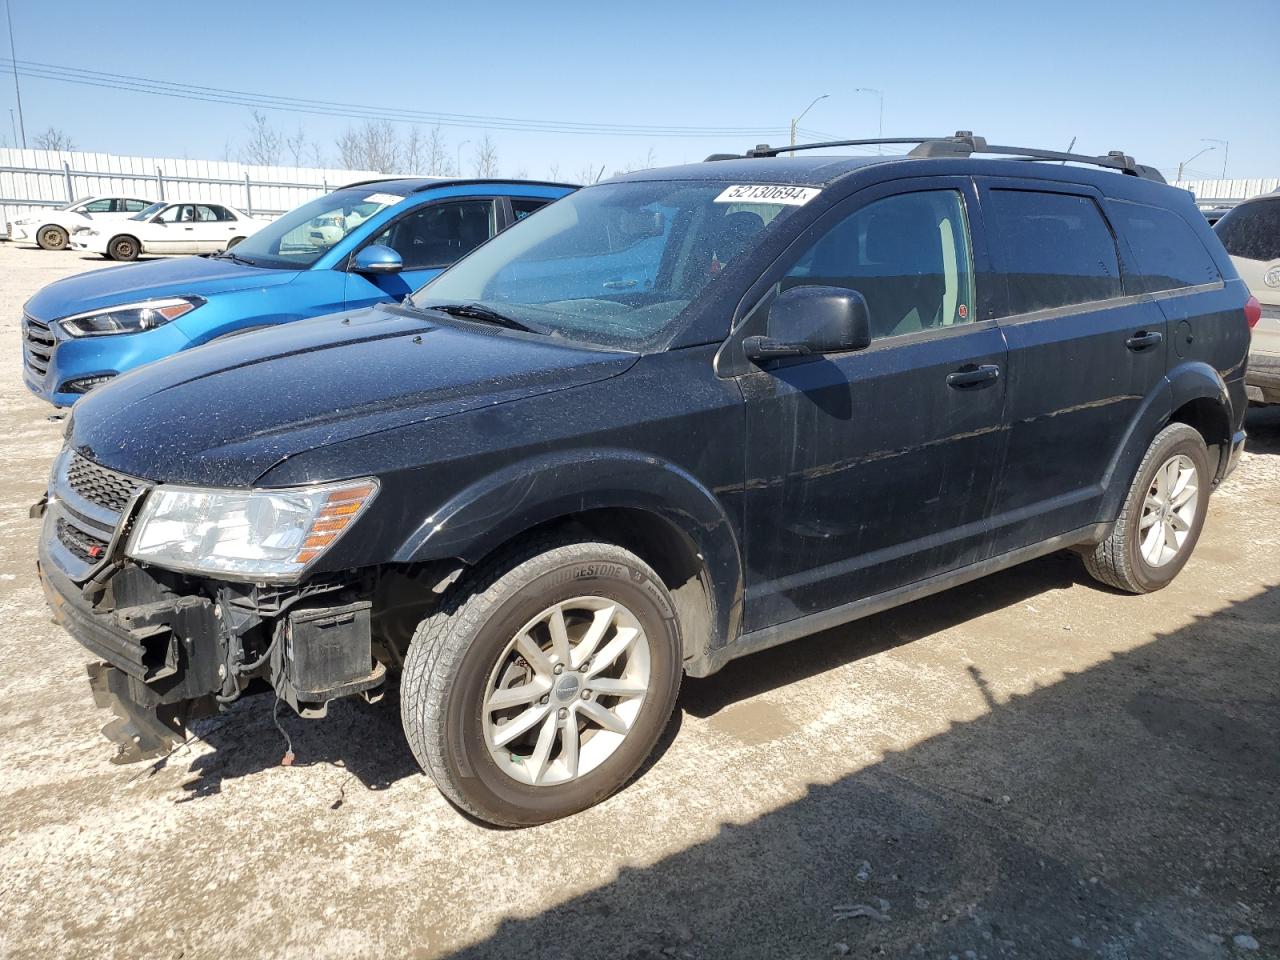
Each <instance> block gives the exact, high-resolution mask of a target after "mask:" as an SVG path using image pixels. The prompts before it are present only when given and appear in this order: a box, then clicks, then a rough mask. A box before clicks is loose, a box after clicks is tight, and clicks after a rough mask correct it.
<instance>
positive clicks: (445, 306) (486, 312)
mask: <svg viewBox="0 0 1280 960" xmlns="http://www.w3.org/2000/svg"><path fill="white" fill-rule="evenodd" d="M415 306H418V305H417V304H415ZM418 308H419V309H420V310H439V311H440V312H441V313H447V314H448V315H449V316H451V317H462V318H463V319H464V320H479V321H480V322H481V323H491V324H493V325H494V326H495V327H506V328H507V329H508V330H523V331H524V332H525V333H541V334H545V333H546V332H547V331H545V330H540V329H539V328H537V327H531V326H530V325H529V324H527V323H524V322H523V321H521V320H517V319H516V318H515V317H508V316H507V315H506V314H505V313H499V312H498V311H497V310H492V309H490V308H489V307H486V306H484V304H480V303H430V304H422V305H421V306H418Z"/></svg>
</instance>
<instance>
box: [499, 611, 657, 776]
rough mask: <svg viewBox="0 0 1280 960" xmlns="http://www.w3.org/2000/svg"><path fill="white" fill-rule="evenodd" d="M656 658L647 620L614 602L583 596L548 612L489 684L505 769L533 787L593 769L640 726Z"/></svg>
mask: <svg viewBox="0 0 1280 960" xmlns="http://www.w3.org/2000/svg"><path fill="white" fill-rule="evenodd" d="M650 661H651V657H650V649H649V639H648V637H647V636H646V635H645V632H644V629H643V628H642V627H641V626H640V621H639V620H638V619H637V618H636V616H635V615H634V614H633V613H632V612H631V611H630V610H628V609H627V608H626V607H625V606H623V605H622V604H620V603H618V602H616V601H614V600H609V599H606V598H604V597H576V598H573V599H571V600H565V601H562V602H560V603H556V604H554V605H552V606H550V607H548V608H547V609H545V610H543V611H542V612H541V613H539V614H538V615H537V616H536V617H534V618H533V619H532V620H530V621H529V622H528V623H526V624H525V625H524V627H523V628H521V630H520V631H519V632H518V633H517V634H516V635H515V637H513V638H512V639H511V641H510V642H509V643H508V644H507V646H506V648H505V649H504V650H503V652H502V655H501V656H500V657H499V658H498V661H497V663H496V664H495V666H494V668H493V670H492V671H491V672H490V674H489V679H488V681H487V684H486V686H485V696H484V704H483V707H482V710H483V717H482V722H483V727H484V738H485V744H486V746H487V747H488V748H489V753H490V755H491V756H492V757H493V759H494V761H495V762H496V763H497V765H498V768H499V769H500V770H502V771H503V772H504V773H505V774H507V775H508V776H510V777H512V778H513V779H515V780H518V781H520V782H522V783H526V784H530V785H532V786H550V785H555V784H563V783H568V782H570V781H573V780H577V779H578V778H579V777H582V776H585V775H586V774H588V773H590V772H591V771H592V770H593V769H595V768H596V767H598V766H599V765H600V764H601V763H603V762H604V761H605V760H607V759H608V758H609V757H610V756H611V755H612V754H613V753H614V752H615V751H616V750H617V749H618V747H620V746H621V745H622V743H623V741H624V740H625V739H626V737H627V735H628V734H629V733H630V732H631V729H632V727H633V726H634V725H635V722H636V718H637V717H638V716H639V714H640V709H641V707H642V706H643V705H644V700H645V696H646V694H647V693H648V690H649V678H650Z"/></svg>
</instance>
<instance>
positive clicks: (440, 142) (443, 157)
mask: <svg viewBox="0 0 1280 960" xmlns="http://www.w3.org/2000/svg"><path fill="white" fill-rule="evenodd" d="M425 152H426V161H427V173H429V174H431V175H432V176H437V177H447V176H449V175H450V174H451V173H453V172H454V171H453V164H452V163H451V162H450V160H451V158H450V156H449V144H448V143H446V142H445V139H444V135H443V134H442V133H441V132H440V128H439V127H438V126H436V127H432V128H431V133H429V134H428V135H427V145H426V149H425Z"/></svg>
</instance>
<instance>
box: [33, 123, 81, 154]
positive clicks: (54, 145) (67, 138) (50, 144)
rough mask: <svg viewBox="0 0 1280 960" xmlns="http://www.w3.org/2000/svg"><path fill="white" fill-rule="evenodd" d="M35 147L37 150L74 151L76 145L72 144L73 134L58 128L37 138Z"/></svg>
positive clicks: (49, 130)
mask: <svg viewBox="0 0 1280 960" xmlns="http://www.w3.org/2000/svg"><path fill="white" fill-rule="evenodd" d="M35 147H36V149H37V150H74V149H75V148H76V145H75V144H74V143H72V142H71V134H69V133H67V132H66V131H65V130H59V129H57V128H56V127H50V128H49V129H48V130H46V131H45V132H44V133H42V134H40V135H39V136H37V137H36V139H35Z"/></svg>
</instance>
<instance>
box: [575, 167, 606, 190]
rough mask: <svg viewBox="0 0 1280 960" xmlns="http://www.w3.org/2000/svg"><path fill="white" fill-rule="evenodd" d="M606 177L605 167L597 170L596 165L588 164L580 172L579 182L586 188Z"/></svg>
mask: <svg viewBox="0 0 1280 960" xmlns="http://www.w3.org/2000/svg"><path fill="white" fill-rule="evenodd" d="M603 176H604V167H600V168H599V169H597V168H596V167H595V165H594V164H590V163H588V164H587V165H586V166H585V167H583V168H582V169H581V170H579V171H578V176H577V178H576V179H577V181H578V182H579V183H581V184H582V185H584V186H586V185H587V184H590V183H595V182H596V181H598V180H599V179H600V178H601V177H603Z"/></svg>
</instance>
